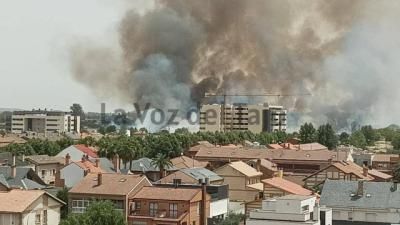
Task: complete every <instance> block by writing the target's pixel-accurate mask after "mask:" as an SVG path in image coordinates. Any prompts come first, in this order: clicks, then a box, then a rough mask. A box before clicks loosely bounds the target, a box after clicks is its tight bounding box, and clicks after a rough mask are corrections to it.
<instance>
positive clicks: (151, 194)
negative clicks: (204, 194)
mask: <svg viewBox="0 0 400 225" xmlns="http://www.w3.org/2000/svg"><path fill="white" fill-rule="evenodd" d="M199 192H201V189H193V188H169V187H155V186H152V187H143V188H142V189H141V190H140V191H139V192H138V193H137V194H136V195H135V196H134V197H133V198H134V199H154V200H156V199H157V200H171V201H190V200H192V199H193V198H194V197H195V195H196V194H198V193H199Z"/></svg>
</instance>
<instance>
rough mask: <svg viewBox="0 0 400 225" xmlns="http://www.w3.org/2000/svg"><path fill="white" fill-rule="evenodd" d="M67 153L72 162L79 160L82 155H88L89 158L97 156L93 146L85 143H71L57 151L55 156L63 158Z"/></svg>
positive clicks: (92, 158)
mask: <svg viewBox="0 0 400 225" xmlns="http://www.w3.org/2000/svg"><path fill="white" fill-rule="evenodd" d="M67 155H69V157H70V160H71V161H74V162H76V161H80V160H81V159H82V157H83V156H88V158H89V159H90V160H94V159H96V158H99V156H98V155H97V152H96V150H95V149H94V148H91V147H87V146H85V145H71V146H69V147H67V148H66V149H64V150H62V151H61V152H60V153H58V154H57V155H56V157H63V158H65V157H66V156H67Z"/></svg>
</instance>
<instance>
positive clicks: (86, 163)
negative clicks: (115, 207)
mask: <svg viewBox="0 0 400 225" xmlns="http://www.w3.org/2000/svg"><path fill="white" fill-rule="evenodd" d="M68 158H69V155H68V154H67V156H66V160H65V166H64V167H62V168H61V169H59V171H58V173H57V174H56V178H55V186H57V187H67V188H71V187H73V186H74V185H75V184H77V183H79V182H80V181H81V180H82V179H83V178H84V177H85V176H86V175H88V174H89V173H105V172H108V171H105V170H103V169H102V168H101V166H100V160H99V159H95V160H94V162H92V161H91V160H89V158H88V157H86V156H83V157H82V159H81V160H80V161H77V162H70V161H69V160H68Z"/></svg>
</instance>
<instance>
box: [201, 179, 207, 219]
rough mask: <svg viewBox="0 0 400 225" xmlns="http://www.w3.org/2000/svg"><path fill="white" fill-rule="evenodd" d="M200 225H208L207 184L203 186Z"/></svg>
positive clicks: (204, 183)
mask: <svg viewBox="0 0 400 225" xmlns="http://www.w3.org/2000/svg"><path fill="white" fill-rule="evenodd" d="M201 196H202V197H201V204H200V205H201V206H200V207H201V208H200V225H206V224H207V184H206V182H203V183H202V184H201Z"/></svg>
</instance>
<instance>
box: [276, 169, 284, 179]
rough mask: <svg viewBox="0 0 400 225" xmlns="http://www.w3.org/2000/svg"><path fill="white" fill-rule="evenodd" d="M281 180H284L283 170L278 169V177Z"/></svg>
mask: <svg viewBox="0 0 400 225" xmlns="http://www.w3.org/2000/svg"><path fill="white" fill-rule="evenodd" d="M276 176H277V177H279V178H283V170H282V169H278V173H277V175H276Z"/></svg>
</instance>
